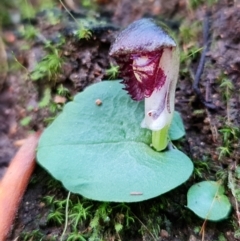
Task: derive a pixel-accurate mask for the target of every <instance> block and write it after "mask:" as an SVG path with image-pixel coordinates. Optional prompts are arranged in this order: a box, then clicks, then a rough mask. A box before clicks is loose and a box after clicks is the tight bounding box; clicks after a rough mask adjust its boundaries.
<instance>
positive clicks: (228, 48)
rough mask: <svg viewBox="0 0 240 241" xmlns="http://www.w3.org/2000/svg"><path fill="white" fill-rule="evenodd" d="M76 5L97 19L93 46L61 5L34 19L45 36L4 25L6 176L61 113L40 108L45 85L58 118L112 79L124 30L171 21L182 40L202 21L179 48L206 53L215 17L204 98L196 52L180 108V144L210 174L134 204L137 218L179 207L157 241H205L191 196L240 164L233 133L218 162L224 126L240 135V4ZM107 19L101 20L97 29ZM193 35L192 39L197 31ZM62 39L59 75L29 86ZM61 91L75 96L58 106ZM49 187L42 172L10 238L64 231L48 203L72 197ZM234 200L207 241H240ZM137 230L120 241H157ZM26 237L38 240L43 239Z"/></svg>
mask: <svg viewBox="0 0 240 241" xmlns="http://www.w3.org/2000/svg"><path fill="white" fill-rule="evenodd" d="M33 2H34V1H33ZM69 2H70V1H66V4H67V6H68V8H69V9H70V10H71V13H72V15H73V16H74V18H76V19H79V18H80V19H85V20H87V21H89V20H88V19H89V18H90V17H91V19H94V21H93V20H91V21H90V25H89V26H90V27H89V28H90V31H91V32H92V37H91V38H90V39H89V40H86V39H83V40H79V39H77V38H76V37H75V36H74V31H75V30H76V29H77V26H76V24H75V21H74V20H73V19H72V17H71V16H69V14H68V13H66V11H65V10H64V8H63V7H62V6H61V4H58V5H56V7H55V8H54V9H46V10H45V11H43V12H41V13H39V14H38V15H37V16H36V18H34V19H32V20H31V24H33V25H34V28H36V29H37V30H38V35H37V36H36V37H35V38H33V39H31V40H26V39H25V38H24V37H23V36H21V34H19V31H18V30H19V29H20V28H21V27H22V26H24V25H26V24H28V21H26V20H21V21H20V22H18V23H17V24H12V25H10V26H8V27H4V28H3V39H4V41H5V48H6V51H7V53H8V61H9V68H10V71H9V73H8V75H7V77H6V79H5V82H4V84H3V85H2V90H1V93H0V177H1V176H2V175H3V173H4V171H5V169H6V168H7V166H8V164H9V162H10V160H11V158H12V157H13V156H14V154H15V152H16V151H17V148H18V146H19V145H21V140H22V139H24V138H25V137H26V136H27V134H28V133H29V132H30V131H32V130H34V131H36V130H42V129H44V127H45V126H46V122H45V121H44V120H45V119H46V118H47V117H52V116H55V115H56V114H57V113H56V112H55V113H51V111H49V109H47V108H40V107H39V106H38V103H39V102H40V101H41V99H42V97H43V96H44V90H45V88H46V86H49V88H51V97H52V99H54V101H55V104H57V105H58V107H59V111H60V110H61V106H62V104H63V103H65V102H67V101H69V100H71V97H69V96H70V95H75V94H76V93H77V92H79V91H82V90H83V89H84V88H85V87H86V86H88V85H90V84H94V83H96V82H100V81H102V80H104V79H108V78H109V77H108V76H107V74H106V70H107V69H108V68H109V66H110V62H111V61H112V60H111V59H110V58H109V57H108V51H109V48H110V45H111V42H112V41H113V40H114V37H115V35H116V34H117V33H118V32H119V30H120V29H121V28H122V27H124V26H127V25H128V24H129V23H131V22H132V21H134V20H136V19H140V18H142V17H154V18H157V19H160V20H164V21H165V23H166V24H168V25H169V26H170V27H171V28H173V30H174V31H175V32H176V35H177V36H178V35H179V36H180V34H181V33H180V31H179V27H180V26H182V25H183V24H185V25H187V26H189V28H190V27H192V25H191V23H193V22H196V23H200V24H198V26H200V31H196V36H194V38H190V37H189V42H188V43H187V42H186V41H183V40H180V48H181V50H182V51H183V52H184V51H186V49H188V48H190V47H191V46H192V45H194V46H196V47H197V48H201V47H204V46H205V45H206V43H205V42H204V39H203V37H202V30H201V26H202V25H203V24H202V23H203V22H204V20H205V18H206V12H207V11H209V12H210V19H211V22H210V35H211V47H210V50H209V51H208V52H207V54H206V59H205V68H204V70H203V72H202V75H201V80H200V83H199V85H198V88H199V91H200V93H201V96H202V97H201V98H199V96H198V95H197V94H196V92H195V91H194V89H193V82H194V77H195V75H196V72H197V69H198V64H199V60H200V57H201V56H200V55H201V54H199V52H198V53H197V54H195V56H194V57H191V58H190V57H189V61H184V62H182V66H181V70H180V76H179V82H178V86H177V91H176V109H177V110H178V111H179V112H180V113H181V114H182V117H183V119H184V124H185V128H186V132H187V135H186V138H185V139H184V140H182V141H181V143H180V144H179V145H180V146H181V147H182V148H183V150H184V152H185V153H187V154H188V155H189V156H190V158H191V159H192V160H193V161H194V164H195V166H196V167H197V168H201V166H200V165H201V163H202V162H205V163H206V164H207V166H208V168H207V169H204V168H203V169H202V176H198V175H197V174H196V173H195V174H194V175H193V177H192V178H191V179H190V180H189V182H188V183H187V184H186V185H183V186H182V187H180V188H178V189H177V190H174V191H173V192H171V193H168V194H166V195H163V197H160V198H157V199H154V200H150V201H147V202H145V203H143V204H142V206H141V207H140V206H139V204H137V205H132V204H131V205H130V207H131V208H132V210H133V212H135V214H137V215H138V213H136V212H140V210H141V212H144V211H146V213H147V212H148V211H149V210H150V209H149V208H150V206H154V205H155V204H156V203H158V202H161V201H163V200H164V198H166V199H168V198H170V199H171V200H172V203H171V205H170V206H169V209H168V210H161V212H162V213H161V215H163V216H164V217H166V220H168V221H169V222H170V223H171V225H170V226H168V225H166V224H165V226H164V227H163V228H162V227H161V231H159V240H169V241H170V240H171V241H177V240H179V241H180V240H182V241H183V240H189V241H196V240H201V235H199V234H198V232H197V231H196V227H201V225H202V223H203V220H201V219H198V218H197V217H195V216H194V215H193V214H192V213H191V212H190V211H189V210H186V209H185V208H184V205H186V192H187V189H188V188H189V187H190V186H191V185H192V184H193V183H195V182H197V181H201V180H216V179H217V175H216V174H217V172H228V171H229V170H230V171H233V172H234V171H235V168H236V166H237V165H238V163H239V161H240V157H239V156H240V155H239V154H240V142H239V138H240V135H239V133H237V134H236V137H237V138H235V139H234V138H233V136H232V135H230V136H229V137H228V138H229V140H230V139H231V138H232V139H231V147H230V148H231V153H230V154H227V155H225V156H222V157H221V158H219V156H220V149H219V147H222V146H224V140H223V135H222V132H220V131H219V130H221V129H224V128H225V127H226V126H231V127H236V128H239V125H240V114H239V113H240V112H239V109H240V94H239V89H240V57H239V53H240V5H238V4H237V3H236V2H235V3H234V2H231V1H219V3H216V4H214V5H213V6H211V7H207V6H205V5H200V6H199V7H198V8H196V9H193V8H190V7H189V5H187V4H186V2H185V1H181V0H171V1H166V3H164V1H158V0H153V1H150V0H149V1H148V0H143V1H140V0H134V1H128V0H114V1H96V4H95V5H94V7H92V8H91V10H90V9H84V8H82V7H80V6H78V5H77V6H74V7H73V8H72V9H71V4H70V3H69ZM33 4H34V3H33ZM48 11H53V12H54V14H55V15H60V16H61V17H60V20H59V21H58V22H57V24H54V25H53V24H51V23H49V22H48V21H46V18H47V13H48ZM101 21H102V22H104V23H103V24H102V23H101V24H100V22H101ZM196 28H197V25H196ZM190 30H193V32H194V29H190ZM59 33H61V35H62V36H64V38H65V43H64V44H63V45H61V47H60V49H61V58H62V59H63V66H62V68H61V70H60V71H59V73H57V76H54V81H49V80H48V78H46V77H45V78H42V79H41V81H35V82H34V81H32V80H31V79H30V77H29V73H31V71H32V70H33V69H34V67H35V65H36V63H37V62H39V60H40V59H41V58H42V57H43V56H45V55H46V54H47V53H48V51H49V49H46V48H44V44H45V43H46V40H47V41H51V42H52V43H54V44H55V45H57V44H58V43H59V44H60V42H61V40H60V39H59ZM193 39H194V40H195V42H194V41H193ZM26 44H27V45H28V46H29V48H25V49H24V50H23V48H22V46H25V45H26ZM12 52H13V53H14V55H12V54H11V53H12ZM200 52H201V51H200ZM13 56H14V57H13ZM15 58H16V59H17V61H18V65H22V66H24V67H20V68H18V70H14V69H13V67H14V66H15V65H16V61H15ZM223 78H226V79H228V80H229V81H230V82H231V84H232V86H233V88H232V89H231V90H229V92H230V96H227V97H226V92H227V90H226V88H223V87H220V85H221V84H222V79H223ZM61 84H62V85H63V86H65V87H67V88H68V89H69V90H70V95H69V96H67V97H66V98H64V99H61V101H59V98H58V97H59V95H58V93H57V88H58V87H59V86H60V85H61ZM203 100H204V101H203ZM206 102H207V103H210V104H211V105H213V106H214V109H212V108H208V107H207V106H206V105H205V104H204V103H206ZM30 107H31V108H30ZM27 116H30V117H31V120H30V122H29V123H28V124H27V125H26V126H25V125H24V124H21V122H20V120H22V119H24V118H25V117H27ZM238 131H239V130H238ZM199 163H200V164H199ZM50 181H51V177H49V175H48V174H47V173H45V171H43V170H42V169H41V168H40V167H37V169H36V171H35V173H34V175H33V178H32V181H31V183H30V184H29V187H28V189H27V191H26V194H25V196H24V199H23V201H22V204H21V207H20V208H19V212H18V214H17V217H16V221H15V223H14V225H13V227H12V232H11V233H10V234H9V238H8V240H9V241H10V240H23V239H21V238H18V237H20V236H21V234H23V233H24V232H25V233H26V232H30V231H33V230H36V229H37V230H40V231H41V232H42V233H43V234H44V235H45V239H44V240H51V239H50V238H51V237H54V235H55V237H60V235H61V233H62V229H63V227H58V226H56V225H52V224H49V223H47V219H46V218H47V214H48V212H49V210H48V208H47V207H46V206H45V204H44V202H43V199H42V198H43V197H44V196H45V195H50V194H53V195H54V196H58V197H66V196H67V191H65V190H63V189H62V188H61V187H60V185H59V189H56V188H54V189H51V187H50V186H51V185H50V186H49V182H50ZM227 195H228V197H229V198H230V199H231V201H232V204H233V211H232V214H231V216H230V217H229V219H228V220H226V221H223V222H220V223H207V226H206V227H205V240H229V241H233V240H237V238H236V236H235V237H234V232H235V231H236V230H237V229H238V228H239V227H236V225H235V226H234V225H233V223H235V224H236V223H237V220H238V219H239V217H237V209H236V205H235V199H234V198H233V195H232V193H231V190H230V189H229V190H228V192H227ZM178 205H179V206H178ZM139 215H141V214H139ZM156 218H157V217H154V216H153V217H150V216H148V217H145V221H146V220H148V219H152V220H155V219H156ZM143 219H144V217H143ZM188 221H189V222H188ZM139 227H141V224H140V223H139V224H136V227H135V229H136V230H132V231H129V230H128V231H127V232H126V233H125V234H124V238H123V239H122V240H134V241H137V240H152V239H151V236H149V235H147V234H146V233H145V235H141V234H140V233H139V232H138V228H139ZM166 230H167V231H166ZM164 231H166V232H164ZM46 237H48V239H47V238H46ZM221 237H222V239H220V238H221ZM223 238H225V239H223ZM24 240H25V239H24ZM27 240H40V238H35V239H34V238H32V239H30V238H29V239H27ZM55 240H59V239H58V238H56V239H55ZM108 240H119V239H118V238H117V237H115V239H108Z"/></svg>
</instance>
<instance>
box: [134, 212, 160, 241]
mask: <svg viewBox="0 0 240 241" xmlns="http://www.w3.org/2000/svg"><path fill="white" fill-rule="evenodd" d="M131 213H132V214H133V215H134V216H135V218H136V219H137V220H138V222H139V223H141V225H142V226H143V227H144V228H145V229H146V231H147V232H148V233H149V235H150V236H151V237H152V238H153V240H154V241H156V238H155V237H154V235H153V234H152V233H151V232H150V230H149V229H148V228H147V226H146V225H145V224H144V223H143V222H142V221H141V220H140V219H139V218H138V217H137V215H136V214H134V213H133V212H132V211H131Z"/></svg>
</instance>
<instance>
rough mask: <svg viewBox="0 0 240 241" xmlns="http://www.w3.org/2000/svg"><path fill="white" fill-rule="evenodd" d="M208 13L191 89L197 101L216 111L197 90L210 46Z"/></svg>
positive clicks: (208, 13)
mask: <svg viewBox="0 0 240 241" xmlns="http://www.w3.org/2000/svg"><path fill="white" fill-rule="evenodd" d="M209 29H210V12H207V13H206V16H205V19H204V23H203V45H204V48H203V51H202V54H201V58H200V61H199V64H198V68H197V72H196V75H195V78H194V83H193V89H194V91H195V92H196V94H197V96H198V97H199V99H200V100H201V102H202V103H203V104H204V105H205V106H206V107H207V108H209V109H216V106H215V105H214V104H212V103H209V102H207V101H206V100H205V99H204V98H203V96H202V94H201V91H200V90H199V87H198V86H199V82H200V79H201V75H202V73H203V69H204V65H205V62H206V54H207V52H208V51H209V49H210V45H211V38H210V31H209Z"/></svg>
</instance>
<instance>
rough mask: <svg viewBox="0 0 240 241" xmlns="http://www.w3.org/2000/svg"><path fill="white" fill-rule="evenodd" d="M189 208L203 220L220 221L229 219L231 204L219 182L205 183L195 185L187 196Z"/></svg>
mask: <svg viewBox="0 0 240 241" xmlns="http://www.w3.org/2000/svg"><path fill="white" fill-rule="evenodd" d="M187 207H188V208H189V209H191V210H192V211H193V212H194V213H195V214H196V215H198V216H199V217H201V218H203V219H207V220H211V221H219V220H221V219H224V218H227V216H228V214H229V212H230V210H231V204H230V202H229V199H228V198H227V196H225V195H224V187H223V186H221V184H219V183H218V182H213V181H204V182H200V183H197V184H195V185H193V186H192V187H191V188H190V189H189V190H188V194H187Z"/></svg>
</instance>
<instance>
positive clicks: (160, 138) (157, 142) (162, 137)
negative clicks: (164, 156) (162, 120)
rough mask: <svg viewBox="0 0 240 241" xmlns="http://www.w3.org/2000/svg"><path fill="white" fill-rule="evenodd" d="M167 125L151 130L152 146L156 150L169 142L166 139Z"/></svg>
mask: <svg viewBox="0 0 240 241" xmlns="http://www.w3.org/2000/svg"><path fill="white" fill-rule="evenodd" d="M168 130H169V126H165V127H164V128H162V129H161V130H158V131H153V132H152V146H153V147H154V149H155V150H156V151H163V150H164V149H165V148H166V147H167V144H168V142H169V139H168Z"/></svg>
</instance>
